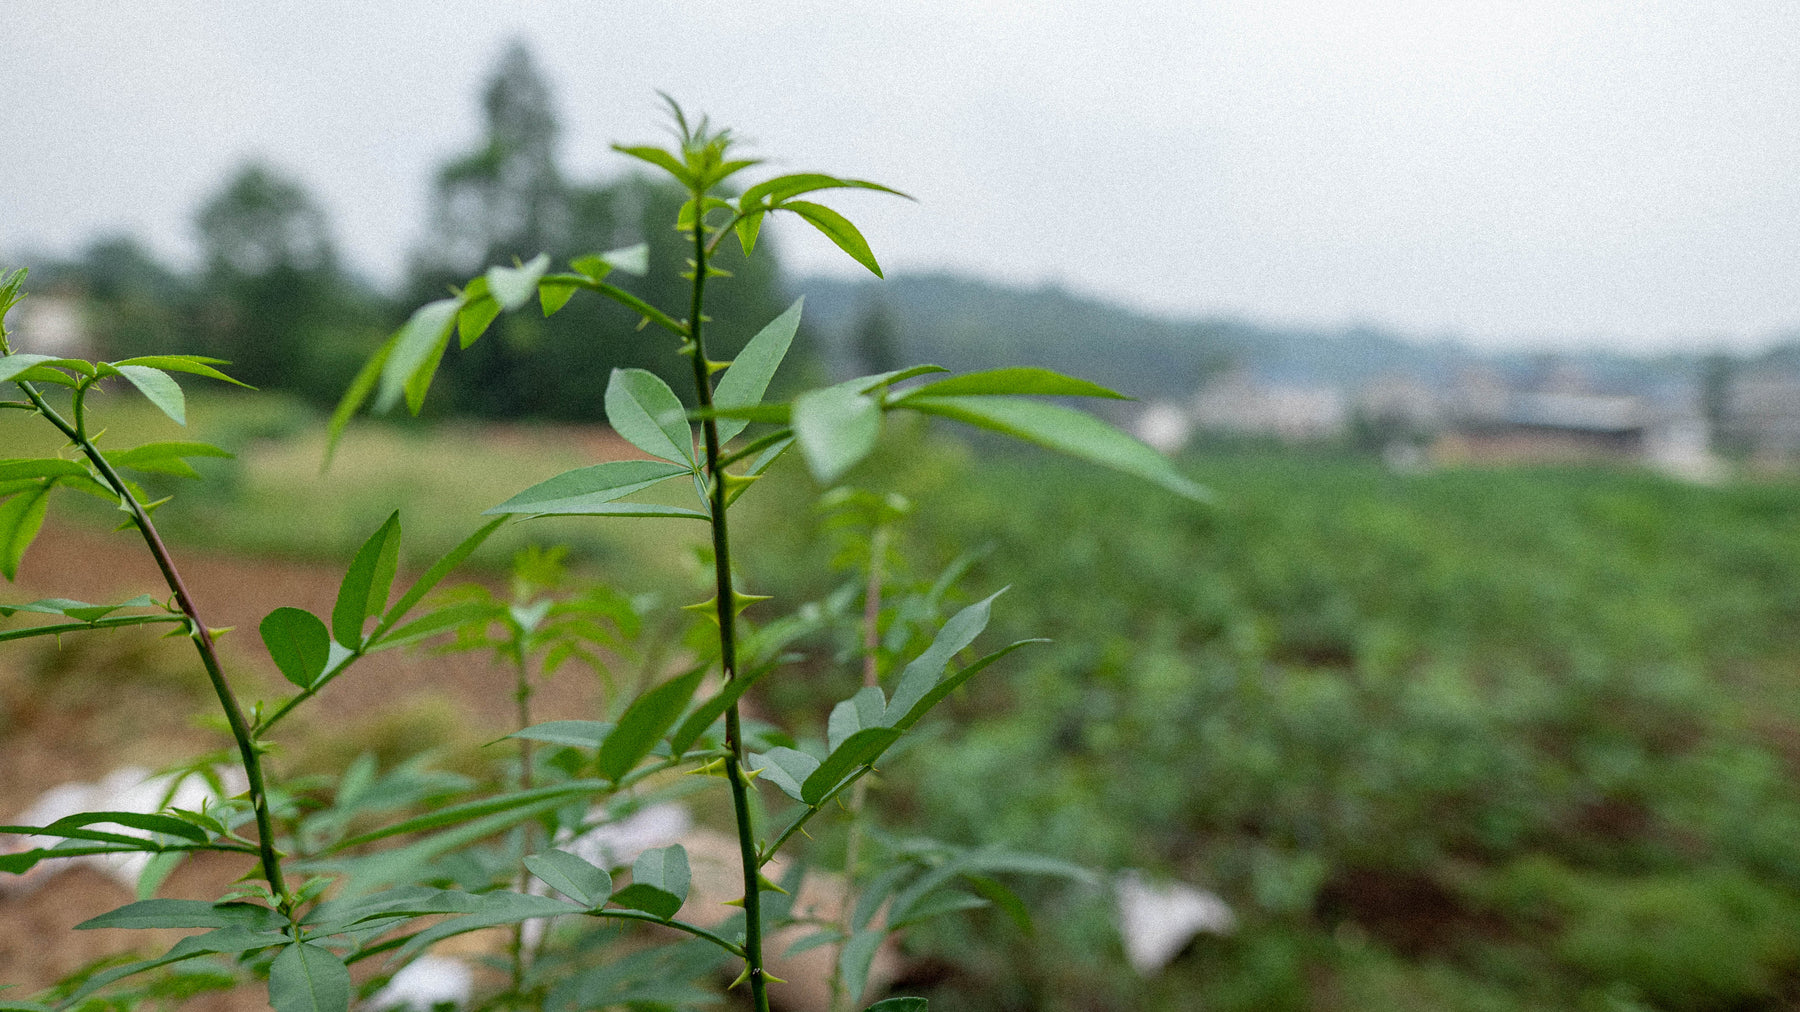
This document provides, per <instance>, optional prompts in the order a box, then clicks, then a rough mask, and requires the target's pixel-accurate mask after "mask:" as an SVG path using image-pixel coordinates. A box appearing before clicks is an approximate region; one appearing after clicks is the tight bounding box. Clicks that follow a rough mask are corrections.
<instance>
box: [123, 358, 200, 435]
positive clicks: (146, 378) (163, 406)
mask: <svg viewBox="0 0 1800 1012" xmlns="http://www.w3.org/2000/svg"><path fill="white" fill-rule="evenodd" d="M114 368H116V369H118V371H119V375H121V376H123V377H125V379H126V380H127V381H129V382H130V383H131V385H132V386H134V387H137V388H138V392H139V393H141V394H143V395H144V397H145V398H147V399H148V400H149V401H150V403H152V404H154V405H156V406H157V408H158V409H160V410H161V411H162V413H163V414H165V415H168V416H169V417H170V418H171V419H173V420H174V422H175V424H176V425H186V424H187V398H185V397H183V396H182V395H181V384H179V383H177V382H175V377H173V376H170V375H169V374H168V373H166V372H163V371H162V370H161V369H153V368H151V367H150V366H147V365H121V366H115V367H114Z"/></svg>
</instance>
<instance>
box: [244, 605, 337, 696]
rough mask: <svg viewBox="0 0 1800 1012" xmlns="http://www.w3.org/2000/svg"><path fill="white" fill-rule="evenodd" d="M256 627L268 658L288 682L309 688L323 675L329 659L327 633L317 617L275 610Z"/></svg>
mask: <svg viewBox="0 0 1800 1012" xmlns="http://www.w3.org/2000/svg"><path fill="white" fill-rule="evenodd" d="M257 628H258V631H259V632H261V633H262V641H263V646H264V647H266V648H268V651H269V659H270V660H272V661H274V662H275V666H276V667H277V668H280V669H281V674H282V677H284V678H286V679H287V680H288V681H290V682H293V683H294V684H295V685H298V686H299V687H300V688H302V689H310V688H312V684H313V683H314V682H316V681H318V680H319V676H320V675H322V674H324V673H325V665H326V664H327V663H328V662H329V661H330V660H331V632H330V631H329V630H327V629H326V628H325V623H323V622H321V621H319V618H318V616H317V615H314V614H313V613H312V612H310V611H303V610H301V609H299V608H277V609H275V610H274V611H272V612H269V614H268V615H267V616H265V617H264V618H263V620H262V624H261V625H260V626H258V627H257Z"/></svg>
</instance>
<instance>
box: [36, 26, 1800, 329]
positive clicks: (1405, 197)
mask: <svg viewBox="0 0 1800 1012" xmlns="http://www.w3.org/2000/svg"><path fill="white" fill-rule="evenodd" d="M5 22H6V24H5V26H4V28H3V29H0V82H3V83H0V102H3V103H4V106H5V110H6V111H5V115H4V117H0V124H3V125H0V140H3V147H0V150H4V156H3V157H0V253H6V254H10V255H13V256H18V255H22V254H24V253H27V252H29V251H41V252H44V253H49V254H67V253H71V252H73V251H75V250H77V249H79V248H80V247H81V245H82V244H83V243H85V242H87V241H89V240H90V239H91V238H93V237H94V236H96V235H98V234H101V233H105V232H121V231H123V232H127V233H130V234H134V235H137V236H138V237H140V238H142V239H144V240H146V241H148V242H149V243H151V245H152V246H153V247H155V248H156V249H157V250H159V251H161V252H162V253H164V254H165V255H167V256H169V257H171V258H174V259H177V260H178V261H179V260H191V259H192V258H193V256H194V245H193V240H194V235H193V228H192V219H193V214H194V210H195V208H197V207H198V206H199V205H200V203H201V202H202V201H204V200H205V199H206V197H207V196H208V195H209V194H210V193H211V192H212V191H213V190H215V189H216V188H218V187H219V186H220V185H221V183H222V181H223V180H224V179H225V177H226V176H227V174H228V173H229V172H230V171H231V170H232V169H233V168H235V167H236V166H238V165H240V164H242V163H243V162H244V161H246V160H248V159H251V158H260V159H265V160H267V161H269V162H271V163H273V164H274V165H276V166H278V167H279V168H281V169H282V170H284V171H286V172H288V173H290V174H292V175H293V176H295V177H297V178H298V179H299V180H301V181H302V182H303V183H304V184H305V185H306V186H307V187H308V188H309V189H310V190H311V191H312V192H313V194H314V195H315V196H316V197H317V198H318V199H319V200H320V202H321V203H322V204H323V205H324V206H325V207H326V208H327V210H328V212H329V213H330V215H331V220H332V224H333V228H334V234H335V236H336V238H337V241H338V243H339V245H340V247H341V249H342V250H343V252H344V254H345V255H346V257H347V259H348V260H349V261H350V262H351V263H352V264H353V265H355V266H356V267H357V268H358V269H359V270H361V271H362V272H363V273H365V274H366V275H368V276H369V277H370V278H371V279H372V280H374V281H376V282H377V283H381V284H391V283H393V282H394V281H395V280H396V279H397V278H398V277H399V276H400V273H401V271H402V270H403V269H404V265H405V263H406V259H407V256H408V253H409V251H410V250H413V249H416V248H417V247H418V245H419V243H420V242H421V241H422V231H423V226H424V222H425V221H426V216H427V208H428V202H429V193H430V180H431V177H432V173H433V171H434V170H435V168H436V166H438V165H439V164H441V163H442V162H443V161H444V160H445V159H446V158H448V157H451V156H453V155H455V154H457V153H460V152H462V151H465V150H467V149H468V148H469V147H470V146H471V145H472V144H473V143H474V141H475V138H476V137H477V134H478V130H479V112H478V107H477V96H478V94H479V92H480V89H481V84H482V81H483V80H484V78H485V77H486V76H487V75H488V73H489V72H490V71H491V70H492V68H493V65H494V63H495V61H496V60H497V59H498V57H499V54H500V52H501V50H502V49H503V48H504V46H505V45H506V44H507V42H508V41H509V40H512V39H515V38H518V39H523V40H524V41H526V42H527V43H528V44H529V45H530V46H531V48H532V49H533V51H534V53H535V55H536V56H537V57H538V59H539V62H540V64H541V66H542V67H543V68H544V69H545V71H546V72H547V75H548V76H549V77H550V79H551V80H552V82H553V84H554V86H555V89H556V95H557V100H558V105H559V108H560V111H561V115H562V118H563V125H564V135H563V136H564V142H563V163H564V166H565V168H566V169H567V170H568V171H569V172H570V173H571V174H573V175H575V176H577V177H587V178H597V177H601V176H609V175H613V174H616V173H619V172H621V171H624V170H625V169H626V168H627V166H626V164H625V161H624V159H623V158H622V157H621V156H619V155H617V154H615V153H613V152H611V151H610V150H609V148H608V145H609V144H610V143H611V142H614V141H623V142H642V141H659V140H662V139H664V138H665V136H666V134H665V131H664V123H663V119H662V112H661V107H660V104H659V101H658V99H657V98H656V95H655V92H656V90H657V89H661V90H663V91H666V92H668V93H670V94H671V95H673V96H674V97H676V98H677V99H679V100H680V101H681V102H682V103H683V104H684V105H685V106H687V107H688V108H690V109H693V110H700V111H704V112H706V113H708V114H710V115H711V116H712V118H713V119H714V120H715V121H716V122H719V123H723V124H726V125H730V126H731V127H733V128H734V130H735V131H736V132H737V133H738V134H740V135H741V136H743V137H744V138H747V139H748V140H749V141H751V142H752V153H755V154H758V155H761V156H764V157H769V158H771V159H773V160H774V162H775V164H776V166H777V167H778V168H780V169H782V170H784V171H794V170H802V169H811V170H821V171H829V172H833V173H836V174H839V175H851V176H859V177H863V178H869V179H875V180H878V181H880V182H883V183H886V184H888V185H891V186H894V187H897V188H899V189H902V190H905V191H907V192H908V193H910V194H912V195H913V196H915V197H916V198H917V202H916V203H911V202H905V201H900V200H896V199H894V198H888V197H882V196H879V195H876V194H850V195H846V196H844V197H842V198H841V199H837V200H835V201H834V204H835V206H837V207H839V209H840V210H843V211H844V212H846V213H847V214H849V215H850V216H851V217H852V218H853V219H854V220H855V221H856V222H857V223H858V225H860V226H861V227H862V229H863V231H864V233H865V234H866V235H867V236H868V238H869V241H870V243H871V245H872V246H873V247H874V249H875V252H876V254H877V256H879V257H880V258H881V260H882V263H883V266H884V267H886V268H887V269H888V271H889V272H890V273H892V272H894V271H938V270H951V271H957V272H963V273H968V274H973V275H976V276H980V277H984V278H988V279H992V280H997V281H1004V282H1009V283H1018V284H1024V285H1040V284H1056V285H1060V286H1063V287H1065V288H1068V289H1072V290H1074V291H1077V292H1081V293H1085V294H1092V295H1096V296H1100V297H1103V298H1107V299H1110V300H1113V301H1117V302H1120V303H1123V304H1126V305H1129V306H1133V307H1136V308H1141V309H1148V310H1152V311H1156V312H1162V313H1168V314H1171V315H1175V316H1181V317H1198V316H1207V315H1230V316H1237V317H1242V318H1247V319H1250V320H1255V321H1261V322H1267V323H1272V324H1300V325H1309V326H1328V327H1329V326H1339V325H1345V324H1357V325H1373V326H1379V327H1385V328H1391V329H1394V330H1398V331H1401V332H1403V333H1408V334H1413V335H1416V336H1419V337H1423V338H1431V339H1436V338H1439V337H1456V338H1460V339H1463V340H1466V341H1470V342H1473V343H1475V344H1478V345H1482V346H1487V347H1557V346H1581V347H1605V348H1615V349H1618V350H1622V351H1656V350H1666V349H1676V348H1690V347H1701V346H1724V347H1732V348H1737V349H1740V350H1748V349H1752V348H1756V347H1760V346H1763V345H1765V344H1767V343H1768V342H1769V341H1771V340H1773V339H1774V338H1775V337H1776V336H1777V335H1779V334H1782V333H1783V332H1791V331H1797V330H1800V4H1795V3H1793V2H1792V0H1711V2H1708V3H1695V2H1691V0H1683V2H1678V3H1658V2H1653V0H1630V2H1600V0H1453V2H1445V0H1367V2H1355V0H1340V2H1326V0H1247V2H1242V3H1215V2H1202V0H1187V2H1181V0H1137V2H1134V3H1131V4H1117V3H1089V2H1085V0H1070V2H1061V3H1058V2H1048V0H1046V2H1035V3H1025V2H990V3H982V2H976V0H962V2H939V0H910V2H909V0H898V2H891V3H887V4H884V5H881V6H880V7H877V6H875V5H869V4H846V3H827V2H816V3H805V2H798V0H784V2H771V3H757V2H735V3H725V2H713V0H704V2H685V3H684V2H679V0H665V2H650V0H644V2H639V0H565V2H563V3H557V4H551V3H526V2H475V0H432V2H422V0H384V2H380V3H375V4H370V3H367V2H354V3H352V2H338V0H317V2H310V3H307V4H257V5H252V4H247V3H238V2H232V0H209V2H206V3H197V2H155V0H144V2H140V3H136V4H132V5H121V4H112V3H103V2H71V3H57V4H18V5H16V9H14V10H10V11H8V13H7V15H6V18H5ZM774 234H775V235H776V236H777V237H778V241H779V242H780V244H781V249H782V253H783V256H784V258H785V263H786V264H787V266H788V267H789V269H790V270H791V271H792V272H793V273H795V274H807V273H831V274H842V275H846V276H848V275H851V274H853V273H854V272H855V271H857V270H860V268H857V267H855V265H854V264H851V263H850V262H849V261H848V260H846V259H845V258H843V257H842V255H841V254H839V253H838V252H837V251H836V250H835V249H834V248H833V247H831V246H830V245H829V244H828V243H827V242H826V241H825V240H823V239H822V238H819V237H816V236H812V235H808V234H805V233H804V231H803V226H800V225H799V223H798V222H792V223H788V224H786V225H785V226H781V227H777V228H775V229H774Z"/></svg>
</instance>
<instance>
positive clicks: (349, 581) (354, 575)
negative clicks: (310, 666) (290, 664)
mask: <svg viewBox="0 0 1800 1012" xmlns="http://www.w3.org/2000/svg"><path fill="white" fill-rule="evenodd" d="M399 568H400V511H399V510H395V511H394V512H393V513H391V514H389V515H388V518H387V520H386V521H385V522H383V523H382V525H381V527H380V528H378V529H377V530H376V531H375V533H374V534H373V535H371V536H370V537H369V540H367V541H365V542H363V546H362V547H361V548H360V549H358V550H357V552H356V558H354V559H352V560H350V569H349V570H348V571H347V572H345V573H344V581H343V583H341V584H340V585H339V586H338V596H337V603H336V604H335V605H334V606H333V607H332V609H331V634H332V636H334V637H335V638H336V639H337V641H338V642H339V643H342V644H343V645H344V646H347V647H349V648H350V649H352V650H355V649H357V648H358V647H360V646H362V639H363V635H362V630H363V622H364V621H365V620H367V619H368V618H369V616H371V615H378V614H380V613H381V610H382V609H383V608H385V607H387V598H388V590H389V588H390V587H391V586H392V585H393V582H394V574H395V572H397V571H398V570H399Z"/></svg>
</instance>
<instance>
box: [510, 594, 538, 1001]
mask: <svg viewBox="0 0 1800 1012" xmlns="http://www.w3.org/2000/svg"><path fill="white" fill-rule="evenodd" d="M525 636H526V632H525V630H524V629H523V628H521V629H520V630H519V633H518V636H517V638H515V639H514V640H513V642H512V644H511V647H512V649H511V653H512V662H513V673H514V676H515V677H514V682H513V703H514V704H515V705H516V707H517V713H516V716H515V719H516V720H517V721H518V725H519V730H521V731H523V730H524V729H525V728H528V727H530V726H531V660H530V658H529V657H528V656H527V655H526V653H525V642H524V640H525ZM531 762H532V744H531V739H530V738H520V739H519V771H518V774H517V775H516V776H515V777H514V778H513V789H514V790H519V791H528V790H530V789H531V788H532V786H533V783H532V775H531ZM535 825H536V824H535V823H533V822H530V821H527V822H525V823H523V824H521V825H520V826H519V828H518V831H517V836H516V845H517V848H518V854H517V856H518V861H519V872H518V875H517V878H516V880H515V882H516V885H515V888H516V889H517V890H518V891H519V892H529V891H530V888H531V876H530V874H529V873H528V872H527V871H526V870H525V858H526V856H527V855H529V854H530V853H531V850H532V844H533V843H534V842H535V841H534V840H533V836H534V835H535V834H534V833H533V832H532V828H533V826H535ZM511 948H512V953H511V955H512V989H513V995H514V997H515V998H520V997H522V996H523V992H524V990H525V970H526V968H527V966H528V964H529V962H530V958H529V957H530V953H529V952H528V951H527V950H528V949H530V948H531V946H528V945H527V944H526V942H525V922H523V921H520V922H519V923H517V924H514V925H513V930H512V946H511Z"/></svg>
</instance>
